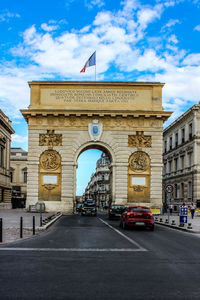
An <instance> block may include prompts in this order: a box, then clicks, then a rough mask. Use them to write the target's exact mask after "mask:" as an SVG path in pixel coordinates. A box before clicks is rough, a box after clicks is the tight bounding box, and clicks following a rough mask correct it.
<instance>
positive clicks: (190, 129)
mask: <svg viewBox="0 0 200 300" xmlns="http://www.w3.org/2000/svg"><path fill="white" fill-rule="evenodd" d="M192 131H193V129H192V123H190V124H189V140H191V139H192Z"/></svg>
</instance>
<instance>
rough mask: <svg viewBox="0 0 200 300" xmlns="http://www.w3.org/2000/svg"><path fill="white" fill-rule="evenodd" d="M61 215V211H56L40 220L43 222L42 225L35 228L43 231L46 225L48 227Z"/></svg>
mask: <svg viewBox="0 0 200 300" xmlns="http://www.w3.org/2000/svg"><path fill="white" fill-rule="evenodd" d="M61 216H62V213H61V212H58V213H56V214H55V215H52V216H50V218H49V217H48V218H46V219H44V220H43V221H42V222H43V223H45V224H44V225H42V226H40V227H38V228H37V230H39V231H44V230H46V229H47V228H48V227H50V226H51V225H52V224H53V223H54V222H55V221H57V220H58V219H59V218H60V217H61Z"/></svg>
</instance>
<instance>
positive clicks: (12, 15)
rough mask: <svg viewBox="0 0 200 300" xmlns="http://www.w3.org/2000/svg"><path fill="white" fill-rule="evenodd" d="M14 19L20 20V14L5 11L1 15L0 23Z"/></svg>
mask: <svg viewBox="0 0 200 300" xmlns="http://www.w3.org/2000/svg"><path fill="white" fill-rule="evenodd" d="M12 18H20V15H19V14H16V13H11V12H9V11H8V10H5V11H4V12H2V13H1V14H0V22H9V20H10V19H12Z"/></svg>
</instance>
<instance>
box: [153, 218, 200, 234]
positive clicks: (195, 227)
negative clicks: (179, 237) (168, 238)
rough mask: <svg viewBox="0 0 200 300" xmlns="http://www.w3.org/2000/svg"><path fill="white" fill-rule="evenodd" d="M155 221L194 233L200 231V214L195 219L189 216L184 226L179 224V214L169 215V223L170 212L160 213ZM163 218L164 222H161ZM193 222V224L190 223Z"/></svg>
mask: <svg viewBox="0 0 200 300" xmlns="http://www.w3.org/2000/svg"><path fill="white" fill-rule="evenodd" d="M154 218H155V223H156V224H160V225H164V226H168V227H171V228H174V229H178V230H184V231H188V232H192V233H200V216H199V215H198V216H195V217H194V219H192V217H191V215H189V216H188V219H187V224H184V227H180V226H179V216H178V214H172V215H170V217H169V223H167V221H168V214H164V215H158V216H155V217H154ZM161 219H162V222H161ZM189 224H191V225H189Z"/></svg>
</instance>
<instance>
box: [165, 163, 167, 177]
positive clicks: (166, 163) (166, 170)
mask: <svg viewBox="0 0 200 300" xmlns="http://www.w3.org/2000/svg"><path fill="white" fill-rule="evenodd" d="M166 173H167V163H164V175H165V174H166Z"/></svg>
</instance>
